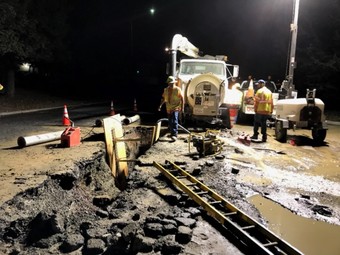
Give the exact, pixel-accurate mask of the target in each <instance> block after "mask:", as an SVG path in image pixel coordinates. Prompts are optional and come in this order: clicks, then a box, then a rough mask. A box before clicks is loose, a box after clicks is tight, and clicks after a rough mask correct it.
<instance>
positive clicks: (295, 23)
mask: <svg viewBox="0 0 340 255" xmlns="http://www.w3.org/2000/svg"><path fill="white" fill-rule="evenodd" d="M299 5H300V0H294V7H293V8H294V9H293V20H292V23H291V24H290V31H291V43H290V54H289V72H288V76H287V78H288V94H287V97H288V98H292V97H293V96H292V92H293V90H295V86H294V84H293V82H294V69H295V68H296V60H295V52H296V40H297V30H298V16H299Z"/></svg>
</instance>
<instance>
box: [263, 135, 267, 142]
mask: <svg viewBox="0 0 340 255" xmlns="http://www.w3.org/2000/svg"><path fill="white" fill-rule="evenodd" d="M262 142H264V143H265V142H267V135H263V136H262Z"/></svg>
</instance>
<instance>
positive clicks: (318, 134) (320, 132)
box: [312, 128, 327, 144]
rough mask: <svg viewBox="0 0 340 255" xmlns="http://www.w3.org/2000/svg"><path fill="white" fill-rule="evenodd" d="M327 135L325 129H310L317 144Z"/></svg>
mask: <svg viewBox="0 0 340 255" xmlns="http://www.w3.org/2000/svg"><path fill="white" fill-rule="evenodd" d="M326 135H327V129H318V128H315V129H312V137H313V139H314V141H315V142H316V143H317V144H320V143H322V142H323V141H324V140H325V138H326Z"/></svg>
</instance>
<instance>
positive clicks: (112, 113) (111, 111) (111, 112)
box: [110, 100, 116, 116]
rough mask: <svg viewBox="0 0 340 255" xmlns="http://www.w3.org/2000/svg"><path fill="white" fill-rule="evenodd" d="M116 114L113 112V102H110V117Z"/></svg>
mask: <svg viewBox="0 0 340 255" xmlns="http://www.w3.org/2000/svg"><path fill="white" fill-rule="evenodd" d="M115 114H116V112H115V108H114V107H113V100H111V110H110V116H113V115H115Z"/></svg>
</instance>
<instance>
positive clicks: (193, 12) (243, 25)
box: [70, 0, 328, 94]
mask: <svg viewBox="0 0 340 255" xmlns="http://www.w3.org/2000/svg"><path fill="white" fill-rule="evenodd" d="M293 7H294V1H293V0H209V1H208V0H171V1H169V0H153V1H152V0H145V1H132V0H129V1H119V2H118V1H112V0H101V1H79V4H78V5H77V6H76V8H75V10H74V12H73V14H72V18H71V19H70V22H71V24H72V37H71V44H72V49H71V50H72V54H73V55H72V70H73V71H72V72H73V73H74V74H75V75H74V77H73V78H74V81H75V82H79V81H80V82H84V83H92V84H96V86H99V83H100V84H101V85H102V86H104V87H105V86H106V87H107V86H110V87H112V86H115V87H117V86H120V87H122V86H125V85H121V84H126V80H127V79H133V80H134V81H136V84H137V86H138V83H141V84H145V83H149V85H148V86H151V87H149V89H150V90H153V88H155V86H156V87H157V89H158V91H161V89H162V88H163V87H164V86H165V84H164V81H165V77H166V73H165V71H166V63H167V62H168V61H169V55H168V54H166V53H165V50H164V49H165V47H166V46H170V44H171V40H172V37H173V36H174V35H175V34H177V33H179V34H182V35H183V36H185V37H187V38H188V39H189V41H190V42H192V43H193V44H194V45H195V46H196V47H198V48H199V49H200V51H202V52H203V53H204V54H209V55H222V54H225V55H227V56H228V59H229V63H231V64H238V65H239V66H240V76H241V78H242V79H246V78H247V76H248V75H249V74H252V75H253V76H254V77H255V78H256V79H260V78H262V79H266V78H267V76H268V75H272V77H273V80H275V81H277V80H280V81H282V80H283V79H285V77H286V74H287V56H288V50H289V47H290V46H289V43H290V23H291V22H292V17H293ZM150 8H154V9H155V13H154V15H151V14H150V12H149V10H150ZM327 11H328V10H327V5H325V4H324V3H323V1H321V0H313V1H309V0H300V12H299V30H298V39H297V43H298V47H299V45H303V44H304V43H306V42H304V41H303V40H306V39H304V38H307V39H308V36H306V31H305V29H304V28H303V27H305V28H308V27H311V26H315V25H317V26H320V27H319V29H320V31H322V30H324V29H325V28H324V27H322V26H321V22H319V21H326V20H327V18H328V16H327V15H328V14H327ZM318 24H319V25H318ZM323 24H327V23H323ZM301 28H302V29H301ZM298 51H299V49H297V63H298V65H299V59H298V54H299V52H298ZM131 70H133V74H134V75H133V77H132V76H131V75H130V73H131ZM137 70H138V71H139V73H138V74H137ZM112 84H114V85H112ZM117 84H120V85H117ZM141 86H144V85H141ZM125 87H126V86H125ZM144 88H145V87H144ZM139 91H140V90H137V92H135V93H137V94H138V93H139ZM157 93H158V92H157Z"/></svg>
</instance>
